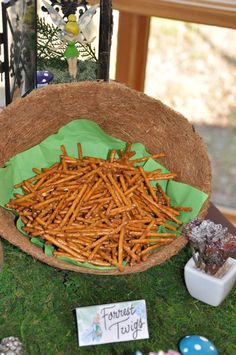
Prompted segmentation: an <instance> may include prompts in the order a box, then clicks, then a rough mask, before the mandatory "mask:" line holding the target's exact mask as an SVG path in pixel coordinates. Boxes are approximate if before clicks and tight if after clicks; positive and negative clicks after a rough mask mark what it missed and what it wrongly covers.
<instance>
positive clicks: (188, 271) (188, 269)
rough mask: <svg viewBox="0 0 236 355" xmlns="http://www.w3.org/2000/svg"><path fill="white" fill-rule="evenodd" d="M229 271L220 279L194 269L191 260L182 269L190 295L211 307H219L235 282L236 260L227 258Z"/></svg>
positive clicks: (194, 266) (193, 263)
mask: <svg viewBox="0 0 236 355" xmlns="http://www.w3.org/2000/svg"><path fill="white" fill-rule="evenodd" d="M227 263H228V264H229V265H230V268H229V270H228V271H227V272H226V274H225V275H224V276H223V277H222V278H217V277H214V276H211V275H208V274H206V273H205V272H203V271H201V270H199V269H197V268H196V265H195V262H194V260H193V258H191V259H190V260H189V261H188V262H187V264H186V265H185V268H184V277H185V283H186V287H187V289H188V292H189V293H190V295H191V296H192V297H194V298H196V299H197V300H199V301H202V302H204V303H207V304H209V305H211V306H219V305H220V304H221V302H222V301H223V300H224V299H225V297H226V296H227V295H228V294H229V292H230V291H231V289H232V288H233V286H234V283H235V281H236V260H235V259H232V258H229V259H228V260H227Z"/></svg>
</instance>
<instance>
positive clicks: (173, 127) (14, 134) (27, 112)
mask: <svg viewBox="0 0 236 355" xmlns="http://www.w3.org/2000/svg"><path fill="white" fill-rule="evenodd" d="M78 117H85V118H88V119H91V120H94V121H95V122H97V123H98V124H99V125H100V127H101V128H102V129H103V130H104V131H105V132H106V133H108V134H110V135H112V136H114V137H116V138H120V139H122V140H123V141H129V142H139V143H142V144H144V145H145V147H146V149H147V151H148V152H150V153H156V152H160V151H165V152H166V153H167V157H166V158H165V166H166V168H168V169H169V170H170V171H174V172H176V173H177V176H178V178H177V180H178V181H181V182H184V183H186V184H189V185H192V186H194V187H196V188H199V189H200V190H202V191H203V192H206V193H207V194H208V196H210V194H211V167H210V162H209V158H208V155H207V151H206V148H205V146H204V143H203V141H202V139H201V138H200V137H199V135H198V134H197V133H196V132H195V130H194V127H193V126H192V125H191V124H190V123H189V122H188V121H187V120H186V119H185V118H184V117H183V116H182V115H181V114H179V113H177V112H175V111H173V110H172V109H170V108H169V107H167V106H166V105H164V104H163V103H162V102H160V101H158V100H154V99H152V98H150V97H148V96H146V95H144V94H142V93H140V92H137V91H134V90H132V89H130V88H127V87H126V86H124V85H121V84H118V83H104V82H82V83H73V84H58V85H49V86H47V87H45V88H42V89H38V90H35V91H33V92H32V93H31V94H29V95H28V96H27V97H25V98H21V99H18V100H16V101H14V102H13V103H12V104H10V105H9V106H7V108H6V109H5V110H4V111H3V112H2V113H1V114H0V167H3V166H4V164H5V162H7V161H8V160H9V159H10V158H11V157H12V156H14V155H15V154H17V153H20V152H22V151H25V150H26V149H28V148H30V147H32V146H34V145H36V144H38V143H40V142H41V141H42V140H43V139H45V138H46V137H47V136H49V135H51V134H53V133H55V132H57V131H58V129H59V128H60V127H62V126H63V125H65V124H66V123H68V122H70V121H72V120H74V119H75V118H78ZM171 152H173V153H174V154H171ZM208 202H209V199H208V200H207V201H206V202H205V204H204V206H203V207H202V209H201V211H200V216H201V217H204V216H205V214H206V212H207V208H208ZM0 236H1V237H3V238H4V239H6V240H8V241H9V242H10V243H12V244H13V245H16V246H17V247H19V248H20V249H22V250H23V251H24V252H26V253H28V254H30V255H31V256H32V257H33V258H36V259H38V260H40V261H42V262H44V263H46V264H48V265H51V266H53V267H56V268H61V269H67V270H73V271H77V272H84V273H93V274H113V275H116V274H121V273H120V272H119V271H118V270H114V269H111V270H95V269H90V268H85V267H79V266H74V265H71V264H69V263H66V262H63V261H60V260H59V259H57V258H55V257H48V256H46V255H45V254H44V252H43V251H42V250H41V249H40V248H39V247H37V246H36V245H34V244H33V243H31V242H30V240H29V238H27V237H26V236H24V235H23V234H21V233H20V232H19V231H18V230H17V229H16V226H15V222H14V216H13V214H12V213H11V212H8V211H6V210H4V209H3V208H0ZM185 244H186V240H185V238H184V237H182V236H181V237H179V238H177V239H176V240H175V241H173V242H172V243H171V244H169V245H168V246H166V247H163V248H162V249H161V250H160V252H158V253H153V254H152V255H151V256H150V257H149V259H148V260H147V261H145V262H142V263H139V264H137V265H134V266H127V267H126V268H125V272H124V273H132V272H140V271H144V270H146V269H148V268H150V267H152V266H154V265H158V264H161V263H163V262H164V261H165V260H167V259H169V258H170V257H171V256H173V255H174V254H176V253H177V252H178V251H179V250H180V249H181V248H183V246H184V245H185ZM124 273H122V274H124Z"/></svg>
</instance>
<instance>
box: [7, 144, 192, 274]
mask: <svg viewBox="0 0 236 355" xmlns="http://www.w3.org/2000/svg"><path fill="white" fill-rule="evenodd" d="M61 150H62V154H61V156H60V162H58V163H56V164H54V165H52V166H51V167H49V168H42V169H41V170H39V169H36V168H34V169H33V172H34V173H35V176H33V177H32V178H30V179H28V180H25V181H23V182H21V183H19V184H17V185H15V188H22V190H23V194H22V195H21V194H15V198H14V199H12V200H10V202H9V203H8V204H7V205H6V206H7V207H8V208H11V209H15V210H16V211H17V212H18V213H19V215H20V218H21V219H22V221H23V223H24V227H23V230H25V231H26V232H27V233H28V234H29V235H30V236H32V237H39V238H41V239H43V240H45V243H46V244H50V245H53V246H54V247H55V249H54V255H55V256H63V257H68V258H70V259H73V260H76V261H79V262H81V263H91V264H93V265H97V266H106V267H107V266H115V267H117V268H118V269H119V270H120V271H124V268H125V265H127V264H129V265H133V264H134V263H139V262H141V261H145V260H147V258H148V257H149V255H150V254H151V253H153V252H155V251H156V250H158V249H159V248H161V247H163V246H165V245H167V244H169V243H171V242H172V241H173V240H174V239H175V238H176V230H177V226H178V225H181V224H182V222H181V221H180V220H179V215H180V213H181V211H182V210H184V211H189V210H191V208H188V207H174V206H171V201H170V198H169V197H168V196H167V195H166V194H165V192H164V191H163V190H162V188H161V186H160V185H159V184H158V181H159V180H163V179H165V180H166V179H173V178H175V176H176V175H175V174H173V173H166V174H163V173H162V172H161V170H159V169H158V170H154V171H152V172H146V171H144V169H143V167H142V164H143V163H145V162H146V161H147V160H148V159H149V158H153V159H157V158H160V157H164V156H165V154H163V153H160V154H156V155H152V156H150V157H145V158H141V159H134V158H133V159H131V158H132V157H133V156H134V155H135V154H136V153H135V152H133V151H131V144H130V143H128V144H127V145H126V149H125V150H120V151H119V152H117V151H116V150H115V149H114V150H112V151H111V153H110V154H109V157H108V159H107V160H105V159H100V158H94V157H83V154H82V148H81V145H80V144H78V158H75V157H70V156H68V154H67V151H66V149H65V147H64V146H61ZM154 180H155V185H154V187H153V186H152V185H153V184H151V181H154ZM170 221H171V223H170ZM160 226H163V227H164V229H165V232H163V233H161V232H158V230H159V227H160Z"/></svg>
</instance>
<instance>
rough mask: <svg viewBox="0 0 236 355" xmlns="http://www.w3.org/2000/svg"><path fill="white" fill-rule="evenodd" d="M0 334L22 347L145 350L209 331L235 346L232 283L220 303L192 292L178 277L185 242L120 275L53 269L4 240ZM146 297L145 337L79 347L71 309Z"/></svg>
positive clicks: (218, 341)
mask: <svg viewBox="0 0 236 355" xmlns="http://www.w3.org/2000/svg"><path fill="white" fill-rule="evenodd" d="M3 245H4V257H5V260H4V268H3V271H2V272H0V339H1V338H3V337H7V336H10V335H14V336H18V337H19V338H20V339H21V341H22V342H23V344H24V345H25V349H26V355H41V354H42V355H76V354H82V355H85V354H86V355H87V354H101V355H113V354H127V355H128V354H134V353H135V350H137V349H139V350H141V351H143V353H144V354H146V353H148V351H151V350H159V349H168V348H173V349H176V350H177V343H178V340H179V339H180V338H181V337H182V336H184V335H187V334H200V335H203V336H205V337H208V338H209V339H211V340H212V341H213V342H214V343H215V345H216V347H217V348H218V350H219V354H224V355H227V354H229V355H230V354H236V297H235V296H236V288H234V289H233V290H232V292H231V294H230V296H228V298H227V299H226V300H225V301H224V303H223V304H222V305H221V306H219V307H216V308H215V307H210V306H207V305H205V304H203V303H201V302H198V301H196V300H194V299H193V298H192V297H191V296H190V295H189V294H188V292H187V290H186V288H185V286H184V281H183V267H184V265H185V263H186V262H187V260H188V259H189V257H190V255H189V251H188V250H187V249H185V250H183V251H181V252H180V253H179V254H178V255H177V256H174V257H173V258H172V259H171V260H169V261H168V262H166V263H165V264H163V265H160V266H157V267H154V268H152V269H150V270H148V271H146V272H144V273H140V274H132V275H128V276H121V277H114V276H113V277H111V276H99V277H98V276H93V275H84V274H77V273H73V272H65V271H60V270H57V269H53V268H51V267H49V266H47V265H45V264H42V263H40V262H38V261H36V260H33V259H32V258H31V257H30V256H28V255H26V254H24V253H23V252H21V251H19V250H18V249H17V248H15V247H13V246H12V245H10V244H8V243H7V242H5V241H4V242H3ZM136 299H145V300H146V303H147V314H148V325H149V333H150V339H148V340H140V341H134V342H124V343H116V344H107V345H99V346H94V347H85V348H80V349H79V348H78V343H77V328H76V321H75V312H74V309H75V308H76V307H78V306H87V305H94V304H102V303H112V302H116V301H117V302H120V301H127V300H136Z"/></svg>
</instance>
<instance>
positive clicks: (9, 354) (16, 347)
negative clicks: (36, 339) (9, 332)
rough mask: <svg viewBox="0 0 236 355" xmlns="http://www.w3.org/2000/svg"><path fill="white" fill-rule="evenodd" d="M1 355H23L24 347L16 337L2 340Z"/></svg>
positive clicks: (0, 344)
mask: <svg viewBox="0 0 236 355" xmlns="http://www.w3.org/2000/svg"><path fill="white" fill-rule="evenodd" d="M0 355H23V346H22V343H21V342H20V340H19V339H18V338H16V337H8V338H4V339H2V341H1V343H0Z"/></svg>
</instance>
